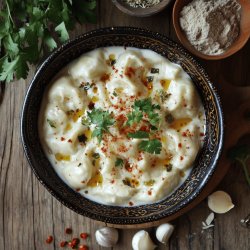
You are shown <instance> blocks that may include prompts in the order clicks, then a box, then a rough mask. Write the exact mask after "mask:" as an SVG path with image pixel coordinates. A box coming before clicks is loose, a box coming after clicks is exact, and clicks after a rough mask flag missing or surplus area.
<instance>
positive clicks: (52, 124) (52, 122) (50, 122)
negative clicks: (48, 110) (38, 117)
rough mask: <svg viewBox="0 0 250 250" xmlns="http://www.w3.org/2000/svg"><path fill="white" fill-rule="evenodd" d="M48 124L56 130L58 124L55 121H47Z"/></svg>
mask: <svg viewBox="0 0 250 250" xmlns="http://www.w3.org/2000/svg"><path fill="white" fill-rule="evenodd" d="M47 122H48V124H49V125H50V127H51V128H56V124H55V122H54V121H51V120H50V119H47Z"/></svg>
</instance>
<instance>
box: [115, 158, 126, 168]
mask: <svg viewBox="0 0 250 250" xmlns="http://www.w3.org/2000/svg"><path fill="white" fill-rule="evenodd" d="M123 165H124V161H123V159H121V158H116V161H115V166H116V167H122V166H123Z"/></svg>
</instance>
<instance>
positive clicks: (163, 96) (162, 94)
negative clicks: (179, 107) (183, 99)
mask: <svg viewBox="0 0 250 250" xmlns="http://www.w3.org/2000/svg"><path fill="white" fill-rule="evenodd" d="M158 94H159V96H160V98H161V102H165V101H166V100H167V99H168V98H169V96H171V94H170V93H167V92H166V91H164V90H163V89H161V90H158Z"/></svg>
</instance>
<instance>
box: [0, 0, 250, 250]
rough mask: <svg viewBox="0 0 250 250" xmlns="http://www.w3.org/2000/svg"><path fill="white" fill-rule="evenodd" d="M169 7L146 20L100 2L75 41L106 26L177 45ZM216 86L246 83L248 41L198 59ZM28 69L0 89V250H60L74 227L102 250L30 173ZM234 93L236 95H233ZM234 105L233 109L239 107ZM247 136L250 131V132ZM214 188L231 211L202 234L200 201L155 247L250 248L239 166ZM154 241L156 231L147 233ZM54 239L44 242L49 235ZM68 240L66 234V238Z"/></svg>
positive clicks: (81, 221) (123, 233) (85, 223)
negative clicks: (23, 137) (23, 118)
mask: <svg viewBox="0 0 250 250" xmlns="http://www.w3.org/2000/svg"><path fill="white" fill-rule="evenodd" d="M171 9H172V6H171V7H169V8H168V9H167V10H165V11H163V12H162V13H160V14H158V15H156V16H154V17H149V18H135V17H130V16H127V15H125V14H123V13H121V12H120V11H119V10H117V9H116V8H115V7H114V6H113V5H112V3H111V1H110V0H101V1H99V6H98V23H97V24H96V25H82V26H77V27H76V29H75V30H74V31H73V32H72V33H71V37H72V38H74V37H76V36H77V35H79V34H82V33H84V32H86V31H89V30H92V29H95V28H100V27H107V26H137V27H142V28H147V29H151V30H153V31H157V32H160V33H163V34H166V35H167V36H169V37H170V38H172V39H173V40H175V41H177V39H176V35H175V32H174V30H173V26H172V23H171ZM199 61H200V62H201V63H202V64H203V65H204V67H205V68H206V70H207V72H208V74H209V75H210V77H211V79H212V81H213V82H214V84H215V85H216V86H217V87H218V89H220V91H221V93H222V91H224V90H223V88H222V87H221V79H224V80H226V81H227V82H230V83H231V84H233V85H241V86H243V85H249V84H250V42H248V43H247V45H246V46H245V47H244V48H243V49H242V50H241V51H240V52H238V53H237V54H236V55H234V56H232V57H230V58H228V59H225V60H223V61H209V62H206V61H201V60H199ZM34 71H35V68H34V67H32V68H31V70H30V73H29V76H28V79H27V80H20V81H16V82H13V83H11V84H8V85H3V84H2V85H1V95H0V96H1V98H0V249H1V250H12V249H13V250H14V249H21V250H33V249H38V250H40V249H41V250H46V249H48V250H49V249H61V248H60V247H59V242H60V241H61V240H62V239H64V238H65V233H64V229H65V228H66V227H72V228H73V235H75V236H78V235H79V233H80V232H88V233H89V234H90V239H89V241H88V245H89V246H90V249H102V248H101V247H99V246H98V245H97V243H96V241H95V237H94V232H95V231H96V229H98V228H99V227H100V225H99V224H98V223H96V222H95V221H93V220H90V219H88V218H85V217H82V216H80V215H78V214H76V213H74V212H72V211H71V210H69V209H67V208H66V207H64V206H63V205H62V204H61V203H59V202H58V201H57V200H56V199H54V198H53V197H52V196H51V195H50V194H49V193H48V192H47V190H46V189H45V188H44V187H43V186H42V185H41V184H40V183H39V182H38V180H37V179H36V177H35V175H34V174H33V173H32V172H31V169H30V168H29V165H28V163H27V160H26V158H25V156H24V152H23V148H22V145H21V141H20V129H19V125H20V124H19V122H20V120H19V118H20V111H21V106H22V103H23V99H24V95H25V92H26V89H27V87H28V85H29V82H30V80H31V78H32V76H33V75H34ZM232 95H235V94H234V93H232ZM237 105H238V104H237V102H236V103H235V108H236V109H237ZM249 132H250V131H249ZM218 189H222V190H225V191H227V192H228V193H229V194H230V195H231V196H232V199H233V202H234V203H235V208H234V209H233V210H231V211H230V212H229V213H227V214H224V215H216V219H215V227H213V228H210V229H209V230H206V231H204V232H202V229H201V222H202V221H204V220H205V219H206V217H207V216H208V214H209V213H210V211H209V209H208V207H207V201H203V202H202V203H200V204H199V205H198V206H197V207H195V208H194V209H192V210H191V211H190V212H188V213H187V214H185V215H183V216H181V217H179V218H178V219H176V220H175V221H173V224H174V225H175V226H176V229H175V232H174V234H173V236H172V238H171V241H170V242H169V246H167V247H164V246H163V245H160V244H159V245H160V247H159V249H181V250H184V249H202V250H203V249H225V250H229V249H232V250H236V249H241V250H247V249H250V230H247V229H245V228H243V227H241V226H240V223H239V222H240V220H241V219H242V218H244V217H245V216H246V215H247V214H248V213H250V206H249V204H250V189H249V187H248V186H247V184H246V181H245V179H244V175H243V171H242V169H241V168H240V167H239V166H235V165H232V166H230V170H229V171H228V174H227V175H226V177H225V178H224V180H223V181H222V182H221V184H220V185H219V187H218ZM147 230H148V231H149V232H151V235H152V237H154V231H155V228H150V229H147ZM136 231H137V230H132V229H129V230H120V231H119V233H120V238H119V242H118V244H117V245H116V246H115V247H114V248H113V249H120V250H123V249H124V250H127V249H131V239H132V236H133V234H134V233H135V232H136ZM50 234H51V235H53V236H54V238H55V241H54V242H53V243H52V244H51V245H47V244H45V239H46V238H47V236H48V235H50ZM66 238H67V239H70V236H67V237H66Z"/></svg>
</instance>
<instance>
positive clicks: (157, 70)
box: [150, 68, 159, 74]
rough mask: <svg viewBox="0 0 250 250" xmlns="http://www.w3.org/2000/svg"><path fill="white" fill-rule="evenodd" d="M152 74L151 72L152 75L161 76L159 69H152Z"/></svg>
mask: <svg viewBox="0 0 250 250" xmlns="http://www.w3.org/2000/svg"><path fill="white" fill-rule="evenodd" d="M150 72H151V74H159V69H157V68H152V69H151V71H150Z"/></svg>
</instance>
